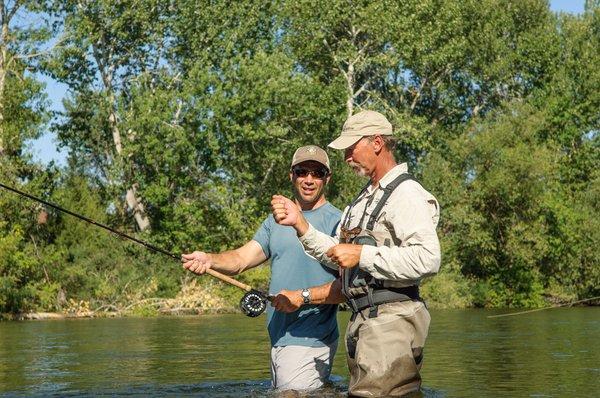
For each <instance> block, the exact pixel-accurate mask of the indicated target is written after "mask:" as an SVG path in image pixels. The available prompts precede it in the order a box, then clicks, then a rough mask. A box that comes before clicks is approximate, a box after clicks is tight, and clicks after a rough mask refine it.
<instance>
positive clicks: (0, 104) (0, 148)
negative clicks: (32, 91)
mask: <svg viewBox="0 0 600 398" xmlns="http://www.w3.org/2000/svg"><path fill="white" fill-rule="evenodd" d="M0 8H1V9H0V12H1V13H2V28H1V29H2V31H1V32H0V155H2V154H3V153H4V149H5V148H4V85H5V83H6V74H7V73H8V70H7V66H8V65H7V60H6V58H7V57H8V43H7V40H8V33H9V30H8V22H9V21H7V18H6V16H7V12H6V8H5V6H4V1H1V2H0Z"/></svg>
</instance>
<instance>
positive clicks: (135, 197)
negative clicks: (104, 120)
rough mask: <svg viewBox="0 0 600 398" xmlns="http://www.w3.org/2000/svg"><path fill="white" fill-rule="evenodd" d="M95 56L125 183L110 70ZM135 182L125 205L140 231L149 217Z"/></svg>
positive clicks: (148, 220) (128, 192)
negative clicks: (108, 107)
mask: <svg viewBox="0 0 600 398" xmlns="http://www.w3.org/2000/svg"><path fill="white" fill-rule="evenodd" d="M94 53H95V56H96V62H97V64H98V65H99V68H100V74H101V76H102V83H103V84H104V88H105V89H106V91H107V93H108V101H109V106H110V114H109V116H108V123H109V126H110V129H111V131H112V136H113V144H114V145H115V150H116V151H117V158H118V159H119V160H120V161H122V162H123V167H124V168H125V183H126V184H127V183H129V181H127V172H126V170H127V165H126V162H127V160H126V159H125V158H124V157H123V154H122V152H123V140H122V137H121V131H120V130H119V125H118V120H117V112H116V109H115V102H116V101H115V96H114V93H113V86H112V78H113V76H112V71H111V68H110V67H108V71H107V70H106V69H107V65H106V64H105V63H104V62H102V59H101V57H100V56H99V54H98V52H97V51H94ZM137 188H138V187H137V184H136V183H132V184H131V186H130V187H129V188H128V189H127V193H126V194H125V202H126V203H127V206H128V207H129V210H131V211H132V212H133V217H134V218H135V222H136V223H137V226H138V228H139V229H140V231H145V230H148V229H149V228H150V219H149V218H148V215H147V214H146V210H145V209H144V205H143V204H142V201H141V199H140V197H139V194H138V193H137Z"/></svg>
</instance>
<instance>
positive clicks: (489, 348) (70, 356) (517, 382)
mask: <svg viewBox="0 0 600 398" xmlns="http://www.w3.org/2000/svg"><path fill="white" fill-rule="evenodd" d="M490 314H491V312H490V311H482V310H466V311H432V317H433V321H432V325H431V330H430V337H429V340H428V342H427V346H426V353H425V365H424V369H423V378H424V390H423V396H425V397H428V398H432V397H480V396H500V395H502V396H536V397H538V396H539V397H541V396H579V397H587V396H594V394H595V393H596V391H598V390H600V384H599V381H598V380H599V377H598V376H600V348H599V347H598V341H599V340H598V338H599V337H600V335H599V330H600V329H599V327H600V309H599V308H573V309H555V310H551V311H544V312H538V313H533V314H528V315H526V316H515V317H507V318H493V319H489V318H487V315H490ZM347 320H348V314H347V313H341V314H340V318H339V322H340V327H341V329H342V330H344V328H345V325H346V323H347ZM264 322H265V321H264V317H259V318H258V319H250V318H247V317H244V316H242V315H218V316H202V317H173V318H137V319H136V318H123V319H81V320H64V321H40V322H4V323H0V394H5V395H39V396H45V395H60V396H68V395H76V396H82V395H83V396H97V395H139V396H148V395H154V396H164V395H171V396H181V395H194V396H210V397H230V396H231V397H239V396H248V397H259V396H260V397H262V396H272V397H274V396H276V395H275V394H274V393H273V392H272V391H271V390H270V388H269V387H270V382H269V370H268V369H269V358H268V352H269V342H268V338H267V335H266V331H265V325H264ZM333 373H334V374H335V375H336V376H335V377H334V378H333V383H332V385H331V386H329V387H328V388H327V389H324V390H322V391H319V392H317V393H314V394H311V396H315V397H317V396H319V397H320V396H330V397H337V396H344V395H345V390H346V382H347V381H346V375H347V370H346V364H345V352H344V347H343V346H340V347H339V349H338V355H337V356H336V359H335V361H334V366H333Z"/></svg>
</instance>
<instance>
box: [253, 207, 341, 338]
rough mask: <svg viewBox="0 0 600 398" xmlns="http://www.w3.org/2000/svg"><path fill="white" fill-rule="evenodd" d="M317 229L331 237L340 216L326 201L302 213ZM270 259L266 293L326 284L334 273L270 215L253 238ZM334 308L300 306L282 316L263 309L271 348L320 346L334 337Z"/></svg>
mask: <svg viewBox="0 0 600 398" xmlns="http://www.w3.org/2000/svg"><path fill="white" fill-rule="evenodd" d="M302 214H304V217H305V218H306V219H307V220H308V222H309V223H311V224H312V226H314V227H315V228H316V229H317V230H319V231H322V232H324V233H326V234H329V235H334V234H335V230H336V227H337V224H338V223H339V221H340V217H341V216H342V213H341V212H340V211H339V210H338V209H337V208H336V207H334V206H333V205H331V204H330V203H329V202H327V203H325V204H324V205H323V206H320V207H318V208H317V209H314V210H307V211H303V212H302ZM253 239H254V240H255V241H257V242H258V243H259V244H260V246H261V247H262V250H263V252H264V253H265V255H266V256H267V258H270V259H271V283H270V286H269V293H270V294H277V293H279V292H280V291H281V290H282V289H287V290H298V289H304V288H309V287H312V286H319V285H324V284H326V283H329V282H331V281H333V280H335V278H336V277H337V274H338V273H337V271H336V270H333V269H330V268H328V267H326V266H324V265H321V263H319V262H318V261H317V260H315V259H314V258H312V257H310V256H309V255H308V254H306V253H305V252H304V249H303V247H302V245H301V244H300V241H299V240H298V237H297V235H296V231H295V230H294V229H293V228H292V227H287V226H283V225H279V224H277V223H276V222H275V219H274V218H273V216H272V215H270V216H269V217H267V219H266V220H265V221H263V223H262V225H261V226H260V228H259V229H258V231H257V232H256V234H255V235H254V238H253ZM336 314H337V305H335V304H333V305H332V304H321V305H303V306H302V307H301V308H300V309H299V310H298V311H295V312H292V313H289V314H287V313H283V312H280V311H275V310H274V309H273V307H271V306H270V305H269V307H268V308H267V324H268V326H267V328H268V330H269V337H270V338H271V345H272V346H288V345H301V346H309V347H323V346H326V345H330V344H331V343H333V342H334V341H335V340H337V338H338V335H339V333H338V328H337V320H336Z"/></svg>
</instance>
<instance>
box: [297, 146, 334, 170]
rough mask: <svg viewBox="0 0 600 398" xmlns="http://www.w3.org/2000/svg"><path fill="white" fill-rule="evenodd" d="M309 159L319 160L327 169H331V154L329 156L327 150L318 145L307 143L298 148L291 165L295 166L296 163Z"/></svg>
mask: <svg viewBox="0 0 600 398" xmlns="http://www.w3.org/2000/svg"><path fill="white" fill-rule="evenodd" d="M308 160H314V161H315V162H319V163H321V164H322V165H323V166H325V167H327V170H329V171H331V167H329V156H327V152H325V151H324V150H322V149H321V148H319V147H318V146H316V145H307V146H302V147H300V148H298V149H296V152H294V156H293V157H292V165H291V166H290V167H294V166H295V165H297V164H299V163H302V162H306V161H308Z"/></svg>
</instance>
